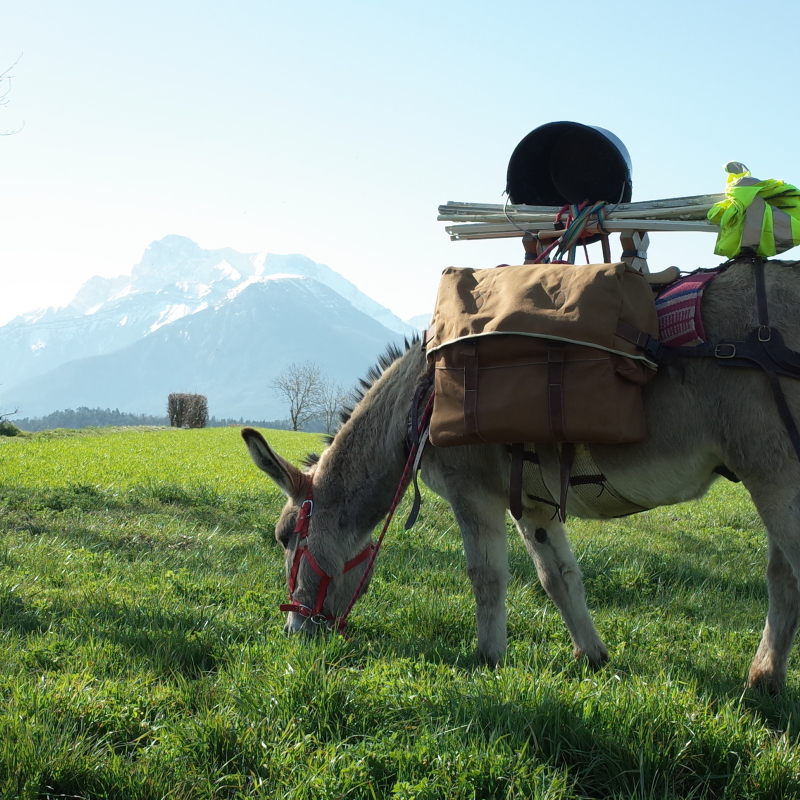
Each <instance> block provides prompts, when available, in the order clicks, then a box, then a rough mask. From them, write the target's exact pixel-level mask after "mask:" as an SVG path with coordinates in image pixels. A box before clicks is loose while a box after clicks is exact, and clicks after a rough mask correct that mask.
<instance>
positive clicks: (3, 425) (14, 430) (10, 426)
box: [0, 419, 22, 436]
mask: <svg viewBox="0 0 800 800" xmlns="http://www.w3.org/2000/svg"><path fill="white" fill-rule="evenodd" d="M21 433H22V431H21V430H20V429H19V428H18V427H17V426H16V425H15V424H14V423H13V422H9V421H8V420H7V419H4V420H0V436H19V435H20V434H21Z"/></svg>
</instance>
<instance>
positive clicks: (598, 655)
mask: <svg viewBox="0 0 800 800" xmlns="http://www.w3.org/2000/svg"><path fill="white" fill-rule="evenodd" d="M572 654H573V655H574V656H575V658H576V659H577V660H580V659H581V658H585V659H586V661H587V662H588V664H589V666H590V667H591V668H592V669H594V670H597V669H600V668H601V667H603V665H604V664H605V663H606V662H607V661H608V650H607V649H606V646H605V645H604V644H603V643H602V642H600V643H599V645H598V646H596V647H592V648H591V649H589V648H587V649H586V650H584V649H583V648H580V647H576V648H575V649H574V650H573V651H572Z"/></svg>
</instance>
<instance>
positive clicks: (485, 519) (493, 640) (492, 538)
mask: <svg viewBox="0 0 800 800" xmlns="http://www.w3.org/2000/svg"><path fill="white" fill-rule="evenodd" d="M450 504H451V505H452V507H453V513H454V514H455V517H456V521H457V522H458V526H459V528H460V529H461V537H462V539H463V541H464V552H465V554H466V557H467V574H468V575H469V579H470V581H471V582H472V591H473V592H474V594H475V603H476V606H477V623H478V650H477V657H478V658H479V659H480V660H481V661H484V662H486V663H487V664H489V665H490V666H496V665H497V664H498V663H500V662H501V661H502V660H503V657H504V656H505V653H506V637H507V632H506V589H507V587H508V578H509V572H508V540H507V532H506V510H505V502H504V501H503V500H498V498H497V497H496V496H494V495H488V494H483V493H478V492H475V493H473V494H472V495H471V496H469V497H466V496H459V497H456V498H453V497H451V498H450Z"/></svg>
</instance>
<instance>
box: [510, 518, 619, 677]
mask: <svg viewBox="0 0 800 800" xmlns="http://www.w3.org/2000/svg"><path fill="white" fill-rule="evenodd" d="M551 517H552V510H550V509H544V508H536V509H525V510H524V512H523V515H522V519H521V520H519V521H518V522H517V528H518V530H519V532H520V534H521V535H522V540H523V541H524V542H525V547H526V548H527V550H528V553H529V554H530V556H531V558H532V559H533V562H534V564H535V565H536V572H537V573H538V575H539V580H540V581H541V583H542V586H543V587H544V590H545V591H546V592H547V594H548V595H549V596H550V599H551V600H552V601H553V602H554V603H555V604H556V606H557V608H558V610H559V611H560V612H561V616H562V617H563V619H564V623H565V624H566V626H567V630H568V631H569V635H570V637H571V638H572V644H573V645H574V651H573V652H574V654H575V658H580V657H581V656H586V658H587V659H588V661H589V663H590V664H591V665H592V666H593V667H599V666H600V665H601V664H603V663H604V662H606V661H607V660H608V650H607V649H606V646H605V645H604V644H603V641H602V639H601V638H600V636H599V634H598V633H597V629H596V628H595V626H594V623H593V622H592V617H591V615H590V614H589V609H588V608H587V607H586V591H585V589H584V587H583V574H582V573H581V568H580V567H579V566H578V562H577V561H576V559H575V556H574V555H572V550H570V546H569V542H567V536H566V533H565V531H564V526H563V525H562V524H561V522H559V521H558V519H552V518H551Z"/></svg>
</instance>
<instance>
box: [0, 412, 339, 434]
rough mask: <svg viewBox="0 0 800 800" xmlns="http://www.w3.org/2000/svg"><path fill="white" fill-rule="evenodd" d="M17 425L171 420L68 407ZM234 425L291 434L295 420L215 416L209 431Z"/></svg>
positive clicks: (319, 428)
mask: <svg viewBox="0 0 800 800" xmlns="http://www.w3.org/2000/svg"><path fill="white" fill-rule="evenodd" d="M10 416H12V415H11V414H0V421H3V422H5V421H7V418H8V417H10ZM14 425H16V426H17V427H18V428H20V429H22V430H24V431H29V432H36V431H49V430H52V429H53V428H105V427H112V426H113V427H126V426H137V425H158V426H161V425H164V426H166V425H169V417H166V416H164V417H157V416H154V415H152V414H129V413H128V412H126V411H120V410H119V409H118V408H116V409H113V410H112V409H109V408H87V407H86V406H81V407H80V408H78V409H72V408H67V409H65V410H64V411H54V412H53V413H52V414H48V415H47V416H44V417H23V418H22V419H14ZM232 426H241V427H245V426H249V427H251V428H272V429H274V430H279V431H290V430H291V429H292V424H291V421H290V420H288V419H271V420H269V419H245V418H244V417H239V418H238V419H235V418H234V417H221V418H219V419H217V417H211V418H210V419H209V420H208V427H209V428H227V427H232ZM306 430H311V431H316V432H323V431H324V427H323V425H322V423H320V424H318V425H313V424H312V425H308V426H306Z"/></svg>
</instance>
